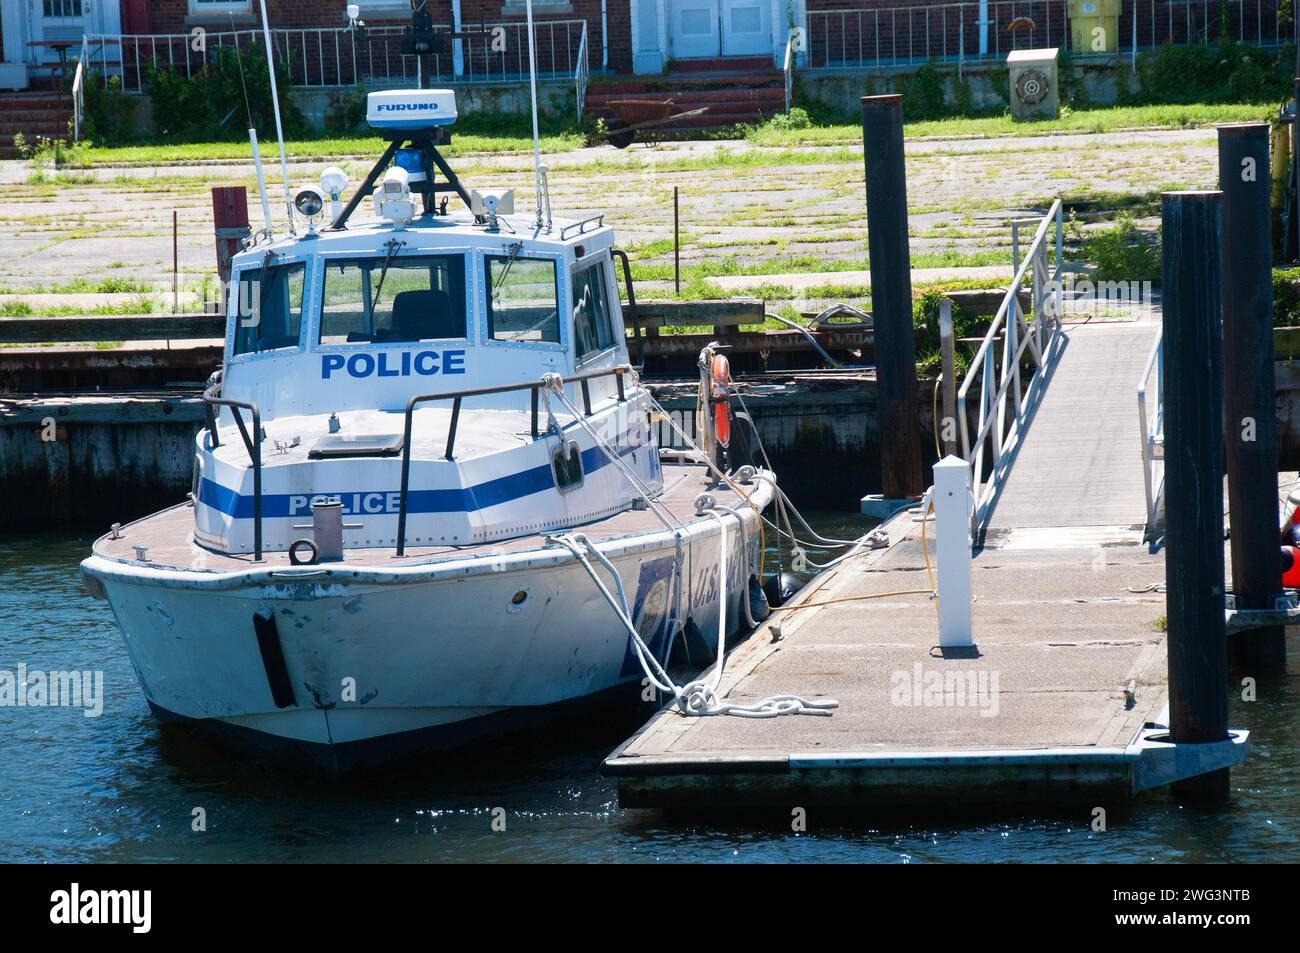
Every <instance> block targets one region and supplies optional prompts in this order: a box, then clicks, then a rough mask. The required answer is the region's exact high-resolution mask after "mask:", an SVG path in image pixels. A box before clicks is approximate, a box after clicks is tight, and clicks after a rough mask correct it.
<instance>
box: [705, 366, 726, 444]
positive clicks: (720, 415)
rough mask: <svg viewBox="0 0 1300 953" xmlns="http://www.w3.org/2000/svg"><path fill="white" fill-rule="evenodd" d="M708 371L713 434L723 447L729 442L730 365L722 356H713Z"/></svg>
mask: <svg viewBox="0 0 1300 953" xmlns="http://www.w3.org/2000/svg"><path fill="white" fill-rule="evenodd" d="M709 370H710V376H711V377H712V378H713V434H714V436H715V437H716V438H717V440H718V444H719V445H720V446H723V447H725V446H727V444H729V443H730V442H731V400H730V397H729V393H730V388H731V365H730V364H728V363H727V358H726V357H725V356H724V355H722V354H715V355H713V363H712V365H711V366H710V368H709Z"/></svg>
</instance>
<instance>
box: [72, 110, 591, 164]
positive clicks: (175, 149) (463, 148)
mask: <svg viewBox="0 0 1300 953" xmlns="http://www.w3.org/2000/svg"><path fill="white" fill-rule="evenodd" d="M530 122H531V121H530V120H529V118H528V117H527V116H526V115H517V114H492V113H479V114H475V115H472V116H465V117H462V118H461V120H460V121H459V122H458V123H457V124H456V128H455V131H454V133H453V135H452V140H451V143H450V145H448V146H447V147H445V148H444V149H443V152H444V153H445V154H446V155H448V156H452V157H454V156H464V155H474V154H488V155H502V154H511V153H527V152H531V151H532V148H533V138H532V129H531V125H530ZM586 141H587V136H586V133H585V132H584V131H583V130H582V129H581V128H579V127H578V126H577V125H576V124H575V123H574V122H573V120H572V117H570V118H568V119H564V118H544V119H543V121H542V140H541V145H542V150H543V151H545V152H548V153H551V154H554V153H561V152H572V151H573V150H574V149H579V148H581V147H582V146H583V145H585V144H586ZM260 145H261V151H262V161H263V162H265V163H267V164H269V165H273V164H274V163H275V161H277V154H278V149H277V147H276V143H275V140H274V139H273V138H270V137H269V136H268V138H267V139H265V140H263V141H262V142H261V143H260ZM387 145H388V143H387V142H385V141H384V140H383V139H381V138H380V137H378V136H375V135H370V134H368V133H366V134H357V135H340V134H335V135H320V136H313V137H311V138H303V139H291V140H289V141H287V142H285V151H286V152H287V153H288V154H289V155H291V156H293V157H294V158H298V159H325V158H335V157H347V156H363V157H371V156H378V155H379V154H380V153H382V152H383V151H384V149H385V147H386V146H387ZM249 158H250V153H249V145H248V141H247V140H246V139H234V140H230V141H224V142H182V143H170V142H161V141H159V142H147V143H141V144H136V145H121V146H93V147H90V148H85V147H81V146H79V147H78V150H77V151H76V152H74V153H70V154H68V155H65V156H64V165H65V166H72V167H81V166H94V165H105V164H110V163H117V164H124V165H178V164H186V163H198V162H211V161H214V160H221V159H236V160H244V161H247V160H248V159H249Z"/></svg>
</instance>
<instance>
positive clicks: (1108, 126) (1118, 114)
mask: <svg viewBox="0 0 1300 953" xmlns="http://www.w3.org/2000/svg"><path fill="white" fill-rule="evenodd" d="M1275 110H1276V107H1275V106H1264V105H1244V106H1243V105H1233V104H1229V105H1213V104H1208V103H1194V104H1191V105H1177V106H1105V107H1099V108H1096V109H1071V110H1063V111H1062V114H1061V116H1060V117H1059V118H1057V119H1046V120H1040V121H1035V122H1017V121H1015V120H1014V119H1012V118H1011V117H1010V116H1009V115H1000V116H980V117H969V118H958V119H935V120H927V121H924V122H911V123H907V125H906V126H905V127H904V134H905V135H906V136H907V137H908V138H909V139H920V138H949V137H958V136H1039V135H1043V134H1046V133H1060V132H1114V131H1116V130H1121V129H1138V128H1142V129H1187V128H1195V127H1198V126H1212V125H1216V124H1218V123H1225V122H1247V121H1250V120H1264V119H1268V118H1269V117H1270V116H1271V115H1272V114H1273V112H1274V111H1275ZM746 138H747V139H748V140H749V142H750V143H751V144H752V145H757V146H774V147H785V148H789V147H792V146H811V145H831V144H838V143H845V142H855V143H856V142H861V141H862V127H861V126H860V125H856V124H853V123H844V124H842V125H839V124H831V125H822V126H809V127H808V128H805V129H780V128H773V127H771V126H768V125H764V126H758V127H756V128H753V129H751V130H750V132H749V134H748V136H747V137H746Z"/></svg>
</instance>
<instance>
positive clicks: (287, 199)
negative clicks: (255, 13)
mask: <svg viewBox="0 0 1300 953" xmlns="http://www.w3.org/2000/svg"><path fill="white" fill-rule="evenodd" d="M261 4H262V37H263V39H264V41H265V42H266V69H267V71H268V72H269V73H270V74H271V107H272V108H273V109H274V110H275V138H276V139H278V140H279V141H280V175H281V177H282V178H283V179H284V210H285V212H286V213H287V214H288V216H289V234H291V235H292V234H295V233H294V229H293V198H292V197H291V196H290V195H289V160H288V159H286V158H285V157H284V128H283V127H282V126H281V125H280V91H279V89H278V88H277V87H276V84H275V48H274V47H273V46H271V23H270V21H269V20H268V19H267V18H266V0H261Z"/></svg>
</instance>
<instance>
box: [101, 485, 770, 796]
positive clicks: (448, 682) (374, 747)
mask: <svg viewBox="0 0 1300 953" xmlns="http://www.w3.org/2000/svg"><path fill="white" fill-rule="evenodd" d="M769 494H770V490H769V489H768V488H767V487H766V486H765V485H762V484H760V485H759V486H758V487H757V488H756V490H755V493H754V497H753V499H754V502H755V504H756V505H759V506H760V507H761V505H762V504H763V503H765V502H766V499H765V497H766V496H767V495H769ZM738 513H739V516H740V518H741V519H743V520H744V523H745V532H744V535H743V547H744V548H743V550H742V535H741V533H740V531H739V529H740V527H739V526H738V525H737V519H736V518H735V517H732V516H728V517H727V518H726V520H727V523H728V524H729V529H728V533H727V544H728V559H727V565H728V571H727V575H728V577H729V578H728V580H727V583H726V585H725V587H724V588H725V602H724V599H723V598H722V597H721V596H720V587H719V578H718V576H719V573H718V557H719V533H720V527H719V523H718V521H717V520H715V519H712V518H705V519H697V520H694V521H692V522H691V523H689V524H687V530H686V531H685V532H684V533H683V542H682V544H681V551H682V559H681V565H682V567H683V571H682V574H681V575H682V580H683V582H682V593H681V599H680V603H679V604H678V607H677V610H676V613H677V618H678V619H680V620H681V621H682V622H685V621H686V620H689V621H690V622H691V623H693V625H692V626H690V631H691V636H690V638H689V639H685V636H683V635H682V634H680V630H679V634H678V635H677V636H676V637H675V638H676V639H685V640H686V641H687V645H686V646H685V648H686V649H687V651H689V652H691V655H692V659H691V660H692V662H693V663H695V664H697V665H699V664H703V663H707V661H709V660H710V658H711V654H712V652H714V651H715V650H716V639H717V633H718V616H719V613H720V612H725V627H726V631H727V632H728V633H729V634H730V633H734V632H736V631H737V630H738V629H739V628H741V626H742V624H743V619H744V613H743V607H742V599H744V598H745V595H746V588H747V586H748V582H749V579H750V578H751V577H753V576H756V575H757V573H758V534H757V524H758V517H757V515H756V514H755V512H754V511H753V510H751V509H749V508H748V507H744V506H742V507H740V508H738ZM600 545H601V549H602V551H603V552H604V553H605V554H606V555H607V556H608V557H609V558H610V559H611V560H612V561H613V563H614V565H615V566H616V567H617V568H618V571H619V574H620V576H621V578H622V580H623V583H624V586H625V587H626V591H627V597H628V602H629V604H630V605H631V607H632V610H633V620H634V623H635V624H636V626H637V630H638V632H639V633H640V634H641V636H642V638H643V639H644V640H645V641H646V643H647V644H648V645H649V646H650V647H651V649H652V650H653V651H654V653H655V654H656V656H657V657H658V658H659V659H660V661H661V662H666V660H667V656H668V654H669V651H670V644H669V643H670V641H672V640H673V638H674V637H673V636H672V635H671V631H672V626H670V613H669V602H670V598H671V591H672V588H673V566H674V562H675V558H676V557H675V552H676V550H677V544H676V542H675V540H674V537H673V535H672V534H669V533H667V532H665V531H657V532H653V533H643V534H639V535H632V536H625V537H620V538H616V539H613V540H610V541H608V542H605V543H601V544H600ZM596 565H597V571H598V572H599V573H601V574H602V577H603V576H604V571H603V570H602V569H600V567H599V564H596ZM83 568H84V571H85V572H86V574H87V575H88V576H89V577H92V579H93V580H95V581H97V582H98V583H99V584H100V585H102V588H103V594H104V595H105V596H106V598H107V599H108V601H109V602H110V604H111V605H112V607H113V611H114V613H115V615H116V617H117V620H118V623H119V625H120V627H121V629H122V632H123V635H124V638H125V642H126V646H127V649H128V652H129V654H130V657H131V661H132V663H133V665H134V667H135V671H136V674H137V677H138V678H139V681H140V685H141V687H142V689H143V690H144V693H145V695H146V697H147V698H148V701H149V703H150V705H151V706H152V707H153V708H154V709H155V711H156V712H158V714H159V715H160V716H162V717H177V718H181V719H186V720H194V721H201V722H205V723H209V724H212V725H214V726H217V727H224V728H229V729H234V732H235V733H236V734H238V735H242V736H245V737H244V740H246V741H253V742H254V743H256V744H258V745H260V746H262V747H271V748H276V747H282V746H285V745H288V746H292V747H298V748H301V749H303V750H305V751H306V752H307V754H308V755H309V757H310V758H311V760H312V761H314V762H316V763H318V764H321V765H323V766H325V767H328V768H331V769H336V770H344V771H346V770H351V769H353V768H360V767H365V766H370V765H373V764H376V763H379V762H383V761H388V760H392V759H394V758H398V757H402V756H403V755H410V754H415V753H419V752H420V751H427V750H430V749H446V748H453V747H457V746H459V745H461V744H467V743H473V742H476V741H482V740H484V739H485V738H488V737H491V736H492V735H493V734H495V733H496V732H498V731H500V730H506V729H508V728H510V727H512V726H514V725H517V724H518V723H519V722H520V721H521V720H525V719H524V717H523V716H527V715H532V714H536V713H538V712H540V711H542V710H545V709H547V708H548V707H549V706H556V705H563V704H565V703H571V702H575V701H578V700H581V699H588V698H593V697H599V696H602V695H606V694H608V693H609V692H611V690H614V689H617V688H618V687H619V686H632V687H630V688H629V689H628V690H627V697H628V698H629V699H633V698H635V697H637V687H639V686H640V683H641V682H642V679H643V673H642V670H641V667H640V665H639V663H638V662H637V660H636V658H635V657H634V655H633V654H632V652H631V649H630V646H629V639H628V636H627V632H626V630H625V628H624V627H623V625H622V624H621V623H620V622H619V620H618V619H617V618H616V617H615V614H614V612H613V610H612V608H611V607H610V605H609V603H608V602H607V601H606V600H605V599H604V597H602V595H601V594H600V593H599V592H598V590H597V589H596V586H595V584H594V583H593V582H592V580H591V578H590V576H589V575H588V574H587V572H586V570H585V569H584V568H583V567H582V565H581V564H580V563H579V562H578V561H577V560H576V559H574V557H573V556H572V555H571V554H569V553H568V552H567V551H565V550H563V549H562V548H560V547H557V546H548V547H545V548H540V549H531V550H526V551H515V552H510V553H498V554H484V553H480V554H478V555H474V556H470V557H467V558H456V559H452V560H444V561H441V562H438V563H433V564H426V565H415V566H410V565H402V566H399V567H393V568H387V567H385V568H382V569H374V568H364V567H357V566H350V565H347V564H336V565H334V566H332V567H328V568H327V567H324V566H312V567H300V568H297V569H293V570H288V569H269V568H256V569H248V570H245V571H243V572H240V573H223V574H214V573H210V572H208V573H199V572H186V571H183V570H177V569H163V568H160V567H153V566H150V565H148V564H125V563H122V562H120V561H117V560H112V559H106V558H104V557H102V556H98V555H97V556H93V557H91V558H90V559H88V560H87V561H86V563H84V564H83ZM608 581H609V580H608V579H607V580H606V582H607V583H608ZM519 593H523V594H524V595H523V596H522V597H521V596H520V595H519ZM258 615H260V616H262V617H263V618H264V619H273V620H274V627H273V633H274V641H277V642H278V645H279V651H280V652H281V653H282V657H283V668H282V669H280V672H281V678H280V681H281V684H280V686H279V687H280V694H279V697H278V699H277V695H276V668H277V666H276V664H275V659H274V658H273V657H272V658H271V659H269V660H268V657H267V652H266V647H265V646H264V645H263V644H262V643H261V642H259V638H258V635H257V634H256V632H255V625H254V616H258ZM261 625H262V629H263V630H265V629H266V624H265V623H262V624H261ZM263 634H265V633H263ZM705 646H707V648H705ZM706 654H707V655H708V656H709V657H706V658H700V656H701V655H706ZM273 655H274V650H272V656H273ZM286 681H287V687H286V685H285V682H286ZM286 691H287V692H288V694H287V695H286ZM277 701H278V702H279V704H277ZM286 702H288V703H287V704H286Z"/></svg>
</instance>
